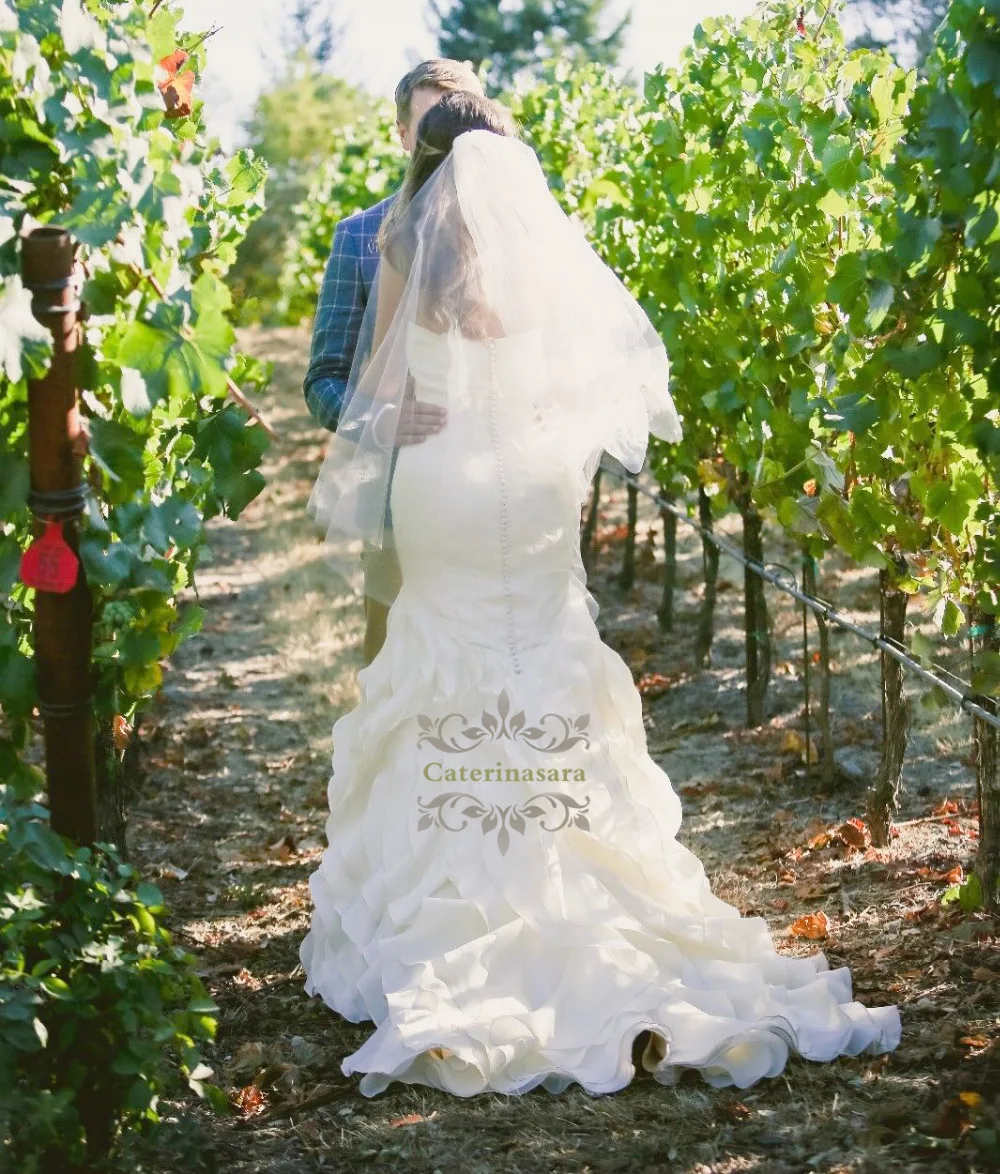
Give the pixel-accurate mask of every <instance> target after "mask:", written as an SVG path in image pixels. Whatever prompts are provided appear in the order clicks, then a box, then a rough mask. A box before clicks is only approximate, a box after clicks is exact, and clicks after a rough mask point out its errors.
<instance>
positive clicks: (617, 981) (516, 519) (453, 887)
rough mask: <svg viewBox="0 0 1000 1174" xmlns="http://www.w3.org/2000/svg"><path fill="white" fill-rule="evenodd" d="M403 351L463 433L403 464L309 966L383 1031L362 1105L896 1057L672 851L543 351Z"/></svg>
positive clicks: (347, 724)
mask: <svg viewBox="0 0 1000 1174" xmlns="http://www.w3.org/2000/svg"><path fill="white" fill-rule="evenodd" d="M472 137H473V136H472V135H468V136H462V138H460V139H459V140H457V143H462V142H463V140H464V139H465V138H470V139H471V138H472ZM457 143H456V150H457ZM487 148H488V149H490V150H493V149H494V148H493V146H492V145H491V144H487ZM470 149H471V148H470ZM402 347H403V354H404V359H405V363H406V367H407V369H408V370H409V372H410V374H411V375H412V378H413V380H414V383H415V388H414V390H415V394H416V397H417V399H419V400H423V401H430V402H436V403H440V404H442V405H446V406H447V409H448V417H447V423H446V425H445V427H444V428H443V429H442V430H441V431H440V432H438V433H436V434H434V435H432V436H429V437H428V438H427V439H425V440H424V441H423V442H422V443H420V444H415V445H405V446H401V447H400V448H399V449H398V451H397V452H396V454H395V459H394V465H393V469H392V474H391V482H390V486H391V487H390V489H389V493H390V511H391V519H392V540H393V541H394V543H395V546H396V550H397V553H398V557H399V566H400V569H401V572H402V586H401V589H400V591H399V594H398V597H397V598H396V600H395V602H393V604H392V607H391V609H390V611H389V615H388V622H387V629H386V639H385V644H384V646H383V648H382V650H381V651H380V652H379V654H378V655H377V656H376V657H375V659H374V660H373V662H372V663H371V664H370V665H369V666H367V667H366V668H363V669H362V670H361V671H360V672H359V673H358V684H359V687H360V692H361V700H360V703H359V704H358V705H357V707H356V708H355V709H353V710H352V711H351V712H349V713H346V714H344V715H343V716H341V717H340V718H339V719H338V720H337V722H336V724H335V725H334V727H333V773H332V778H331V780H330V786H329V801H330V812H329V816H328V819H327V823H326V833H327V838H328V847H327V848H326V849H325V851H324V853H323V857H322V861H321V863H320V866H319V868H318V869H317V870H316V871H315V872H314V873H313V874H312V876H311V878H310V891H311V895H312V899H313V903H314V911H313V917H312V924H311V928H310V930H309V932H308V935H307V936H306V938H305V940H304V941H303V943H302V946H301V961H302V964H303V967H304V970H305V973H306V990H307V992H308V993H309V994H311V995H317V996H319V997H321V998H322V999H323V1001H324V1002H325V1003H326V1004H327V1005H328V1006H329V1007H331V1008H332V1009H333V1010H334V1011H336V1012H337V1013H338V1014H340V1015H342V1016H343V1017H344V1018H346V1019H348V1020H350V1021H351V1022H355V1023H358V1022H362V1021H365V1020H373V1021H374V1023H375V1028H374V1030H373V1031H372V1033H371V1035H370V1036H369V1037H368V1038H367V1039H366V1040H365V1042H364V1043H363V1044H362V1045H361V1047H360V1048H358V1049H357V1050H356V1051H355V1052H354V1053H353V1054H351V1055H349V1056H347V1057H346V1058H345V1059H344V1061H343V1064H342V1070H343V1072H344V1073H345V1075H350V1074H351V1073H360V1074H362V1077H361V1080H360V1086H359V1087H360V1092H361V1093H362V1094H364V1095H366V1096H373V1095H375V1094H377V1093H379V1092H381V1091H382V1090H384V1089H385V1088H386V1087H387V1086H388V1085H389V1084H390V1083H391V1082H392V1081H397V1080H398V1081H404V1082H408V1083H413V1084H424V1085H430V1086H433V1087H435V1088H439V1089H443V1090H446V1091H448V1092H451V1093H454V1094H457V1095H460V1096H469V1095H473V1094H475V1093H479V1092H483V1091H487V1090H492V1091H496V1092H503V1093H524V1092H527V1091H528V1090H530V1089H532V1088H534V1087H536V1086H539V1085H540V1086H542V1087H543V1088H545V1089H546V1090H548V1091H549V1092H552V1093H558V1092H561V1091H563V1090H564V1089H566V1088H567V1086H568V1085H570V1084H571V1083H573V1082H577V1083H579V1084H580V1085H581V1086H582V1087H583V1088H585V1089H586V1090H587V1091H588V1092H590V1093H594V1094H601V1093H609V1092H613V1091H615V1090H618V1089H621V1088H623V1087H624V1086H625V1085H627V1084H628V1083H629V1081H630V1080H631V1079H632V1077H633V1075H634V1071H635V1070H634V1068H633V1064H632V1059H631V1053H632V1044H633V1041H634V1039H635V1037H636V1036H637V1035H638V1034H639V1033H640V1032H641V1031H643V1030H648V1031H649V1032H651V1033H652V1034H651V1037H650V1043H649V1045H648V1046H647V1048H646V1050H645V1053H644V1055H643V1057H642V1063H643V1066H644V1067H646V1068H647V1069H649V1070H650V1071H652V1073H653V1075H654V1077H655V1079H656V1080H658V1081H660V1082H661V1083H663V1084H671V1083H673V1082H674V1081H675V1080H676V1079H677V1078H678V1076H679V1074H680V1071H681V1070H682V1069H684V1068H693V1069H697V1070H698V1071H699V1072H700V1073H701V1075H702V1076H703V1077H704V1079H705V1080H706V1081H708V1082H709V1083H710V1084H712V1085H716V1086H724V1085H736V1086H738V1087H741V1088H744V1087H747V1086H749V1085H750V1084H753V1083H754V1082H756V1081H758V1080H760V1079H761V1078H763V1077H773V1076H775V1075H777V1074H778V1073H779V1072H781V1070H782V1069H783V1067H784V1066H785V1064H786V1061H787V1059H788V1056H789V1054H790V1052H794V1053H798V1054H799V1055H801V1056H804V1057H806V1058H809V1059H812V1060H820V1061H825V1060H831V1059H833V1058H834V1057H836V1056H840V1055H856V1054H858V1053H861V1052H863V1051H866V1050H868V1051H872V1052H878V1051H884V1050H890V1049H892V1048H894V1047H895V1046H896V1044H897V1043H898V1041H899V1037H900V1023H899V1015H898V1012H897V1010H896V1008H895V1007H881V1008H872V1009H867V1008H865V1007H864V1006H862V1005H861V1004H860V1003H859V1002H856V1001H854V1000H853V998H852V988H851V977H850V973H849V971H848V970H847V969H846V968H839V969H832V970H831V969H829V967H828V963H827V961H826V959H825V957H824V956H823V955H822V954H820V953H817V954H813V955H812V956H809V957H800V958H794V957H788V956H785V955H782V954H779V953H778V952H777V951H776V949H775V947H774V945H773V942H772V940H771V936H770V933H769V931H768V927H767V924H766V923H765V921H764V920H763V919H761V918H757V917H743V916H741V915H740V913H739V912H738V910H737V909H735V908H734V907H733V906H731V905H728V904H727V903H725V902H724V901H722V900H720V899H719V898H718V897H716V896H715V895H714V894H713V893H712V890H711V887H710V884H709V881H708V878H707V876H706V874H705V870H704V868H703V867H702V864H701V863H700V861H699V860H698V858H697V857H696V856H695V855H694V854H693V853H692V852H690V851H689V850H688V849H687V848H685V847H684V846H683V845H681V844H680V843H679V842H678V840H677V838H676V836H677V832H678V828H679V826H680V822H681V805H680V801H679V799H678V797H677V795H676V794H675V792H674V790H673V789H672V787H671V783H670V780H669V778H668V777H667V775H666V773H665V772H664V771H663V770H662V768H660V767H659V766H658V765H657V764H656V763H655V762H654V761H653V760H652V758H651V757H650V756H649V754H648V753H647V747H646V738H645V730H644V726H643V715H642V704H641V699H640V696H639V693H638V692H637V690H636V687H635V685H634V683H633V680H632V675H631V672H630V671H629V669H628V667H627V666H626V664H625V663H624V661H623V660H622V659H621V658H620V657H619V656H618V654H617V653H616V652H614V651H613V650H612V649H611V648H609V647H608V646H607V645H606V644H604V643H603V641H602V640H601V638H600V635H599V633H598V630H597V627H596V624H595V617H596V604H595V603H594V600H593V597H592V596H591V594H590V593H589V592H588V590H587V588H586V581H585V576H584V575H583V572H582V564H581V560H580V546H579V522H580V507H581V502H582V499H583V496H585V494H586V488H587V475H588V474H589V472H590V471H592V464H591V461H592V459H593V454H592V451H591V448H592V445H591V444H582V443H576V442H575V441H574V439H573V438H574V437H576V436H577V433H576V432H574V430H573V429H572V428H569V427H567V426H566V425H567V423H568V420H567V418H566V413H567V412H568V411H569V410H570V409H569V408H568V407H567V404H566V403H561V402H559V400H558V399H557V398H555V397H554V396H553V394H552V390H551V380H550V379H548V378H546V377H545V376H544V374H543V373H544V372H545V371H546V370H549V369H551V354H550V355H549V356H548V358H547V356H546V339H545V334H544V332H543V331H542V330H532V329H527V330H523V331H519V332H514V333H510V334H507V335H501V336H497V337H487V338H467V337H464V336H463V335H462V334H461V333H460V332H457V331H454V330H452V331H450V332H448V333H440V332H436V331H434V330H431V329H428V328H427V327H426V326H424V325H421V324H420V322H419V321H417V320H416V319H415V318H413V317H411V318H410V319H409V320H407V321H406V323H405V328H404V332H403V336H402ZM547 364H548V365H547ZM560 413H562V416H560ZM668 431H669V429H668ZM644 440H645V438H644Z"/></svg>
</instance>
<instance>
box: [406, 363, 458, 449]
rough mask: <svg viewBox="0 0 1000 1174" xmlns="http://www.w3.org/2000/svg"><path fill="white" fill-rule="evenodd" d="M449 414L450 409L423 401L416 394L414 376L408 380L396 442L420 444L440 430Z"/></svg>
mask: <svg viewBox="0 0 1000 1174" xmlns="http://www.w3.org/2000/svg"><path fill="white" fill-rule="evenodd" d="M447 416H448V409H447V408H442V407H440V406H439V405H438V404H425V403H421V402H420V400H418V399H417V398H416V396H415V394H414V385H413V376H412V375H411V376H409V377H408V378H407V380H406V391H405V393H404V395H403V402H402V403H401V404H400V410H399V424H398V425H397V427H396V437H395V441H394V443H395V444H397V445H400V444H419V443H420V442H421V441H422V440H425V439H426V438H427V437H428V436H433V435H434V433H435V432H440V431H441V429H442V428H443V427H444V424H445V420H446V419H447Z"/></svg>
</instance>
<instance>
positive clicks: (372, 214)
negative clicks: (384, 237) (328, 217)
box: [340, 192, 396, 239]
mask: <svg viewBox="0 0 1000 1174" xmlns="http://www.w3.org/2000/svg"><path fill="white" fill-rule="evenodd" d="M395 198H396V193H395V192H393V193H392V195H391V196H387V197H386V198H385V199H384V200H380V201H379V202H378V203H377V204H373V205H372V206H371V207H370V208H362V209H361V210H360V211H358V212H352V213H351V215H350V216H345V217H344V219H343V220H341V222H340V230H341V232H346V233H347V234H348V235H349V236H352V237H357V238H359V239H360V238H368V237H375V236H377V235H378V230H379V229H380V228H381V227H382V221H383V220H384V219H385V217H386V213H387V212H388V211H389V209H390V208H391V207H392V202H393V200H394V199H395Z"/></svg>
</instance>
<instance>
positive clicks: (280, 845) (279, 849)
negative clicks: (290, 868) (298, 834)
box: [267, 833, 296, 860]
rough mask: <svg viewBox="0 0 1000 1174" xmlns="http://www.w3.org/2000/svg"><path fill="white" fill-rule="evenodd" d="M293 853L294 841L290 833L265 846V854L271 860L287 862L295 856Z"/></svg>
mask: <svg viewBox="0 0 1000 1174" xmlns="http://www.w3.org/2000/svg"><path fill="white" fill-rule="evenodd" d="M295 852H296V848H295V841H294V840H293V839H292V837H291V834H290V833H289V834H286V835H284V836H282V837H281V839H280V840H276V841H275V842H274V843H273V844H268V846H267V854H268V856H270V858H271V859H272V860H288V859H290V858H291V857H292V856H294V855H295Z"/></svg>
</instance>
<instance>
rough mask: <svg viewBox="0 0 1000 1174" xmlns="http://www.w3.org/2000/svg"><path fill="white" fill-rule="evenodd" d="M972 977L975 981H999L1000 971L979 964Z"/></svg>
mask: <svg viewBox="0 0 1000 1174" xmlns="http://www.w3.org/2000/svg"><path fill="white" fill-rule="evenodd" d="M972 977H973V979H974V981H975V982H997V981H998V980H1000V971H996V970H990V968H989V967H988V966H977V967H976V969H975V970H973V972H972Z"/></svg>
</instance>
